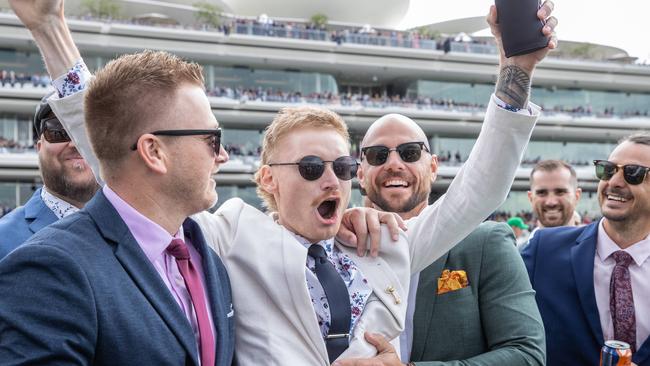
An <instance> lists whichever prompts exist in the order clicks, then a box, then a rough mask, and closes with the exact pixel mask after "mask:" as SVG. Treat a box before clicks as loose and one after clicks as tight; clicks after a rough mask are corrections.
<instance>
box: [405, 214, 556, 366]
mask: <svg viewBox="0 0 650 366" xmlns="http://www.w3.org/2000/svg"><path fill="white" fill-rule="evenodd" d="M444 269H449V270H464V271H465V272H466V273H467V279H468V282H469V284H468V286H467V287H465V288H462V289H459V290H455V291H451V292H447V293H444V294H440V295H438V294H437V289H438V278H439V277H440V274H441V273H442V271H443V270H444ZM545 352H546V344H545V339H544V326H543V324H542V318H541V316H540V314H539V309H538V308H537V303H536V302H535V292H534V291H533V289H532V287H531V285H530V281H529V279H528V274H527V273H526V267H525V266H524V262H523V261H522V259H521V257H520V255H519V252H518V251H517V249H516V247H515V237H514V235H513V232H512V230H511V229H510V227H508V225H506V224H504V223H495V222H485V223H483V224H481V225H480V226H479V227H478V228H477V229H476V230H474V231H473V232H472V233H471V234H470V235H468V236H467V237H466V238H465V239H463V241H461V242H460V243H459V244H458V245H457V246H455V247H454V248H453V249H452V250H450V251H449V252H448V253H447V254H445V255H444V256H443V257H441V258H440V259H438V260H437V261H435V262H434V263H433V264H431V265H430V266H429V267H427V268H426V269H424V270H423V271H422V272H420V280H419V284H418V289H417V294H416V305H415V313H414V316H413V347H412V349H411V361H412V362H415V363H416V365H427V366H434V365H437V366H438V365H445V366H452V365H453V366H457V365H458V366H460V365H489V366H494V365H499V366H506V365H513V366H514V365H517V366H520V365H544V364H545V362H546V354H545Z"/></svg>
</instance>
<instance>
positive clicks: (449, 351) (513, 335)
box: [335, 112, 546, 366]
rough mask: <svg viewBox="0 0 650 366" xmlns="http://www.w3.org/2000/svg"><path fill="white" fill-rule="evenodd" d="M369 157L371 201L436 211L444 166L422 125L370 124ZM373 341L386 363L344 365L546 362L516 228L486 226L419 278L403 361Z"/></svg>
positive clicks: (406, 214)
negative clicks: (435, 187) (434, 198)
mask: <svg viewBox="0 0 650 366" xmlns="http://www.w3.org/2000/svg"><path fill="white" fill-rule="evenodd" d="M513 113H514V112H513ZM382 150H383V151H382ZM361 151H362V156H361V166H360V170H359V175H358V176H359V183H360V185H361V187H362V188H363V190H362V192H363V193H365V194H366V204H367V205H369V206H373V207H375V208H377V209H381V210H384V211H391V212H396V213H398V214H399V215H400V216H401V217H402V218H403V219H404V220H409V219H411V218H413V217H415V216H417V215H418V214H419V213H420V212H421V211H422V209H423V208H424V207H426V206H427V204H428V202H427V198H428V197H429V194H430V192H431V183H433V181H434V180H435V178H436V172H437V168H438V166H437V158H436V157H435V155H431V154H430V152H429V151H430V149H429V143H428V140H427V138H426V135H425V134H424V132H423V131H422V129H421V128H420V127H419V126H418V125H417V123H415V122H414V121H413V120H411V119H409V118H408V117H406V116H402V115H398V114H389V115H386V116H384V117H382V118H380V119H379V120H377V121H376V122H375V123H373V124H372V125H371V126H370V128H369V129H368V132H367V133H366V136H365V137H364V139H363V141H362V143H361ZM425 154H426V155H429V156H426V155H425ZM470 169H481V167H473V168H470ZM472 184H481V183H480V182H473V183H472ZM468 189H469V187H468ZM440 199H441V200H445V199H447V197H446V196H443V197H441V198H440ZM458 219H459V220H462V216H458ZM433 244H435V243H433ZM367 340H368V341H369V342H370V343H373V344H374V345H375V346H376V348H377V350H378V352H379V355H378V356H377V357H375V358H373V359H370V360H368V359H366V360H345V361H343V362H338V361H337V363H336V364H335V365H344V366H348V365H359V366H361V365H370V364H372V365H385V366H389V365H390V366H396V365H403V364H404V363H407V362H408V363H409V365H411V364H413V363H414V364H415V365H420V364H422V365H431V366H433V365H446V366H461V365H462V366H468V365H475V366H478V365H486V366H488V365H489V366H494V365H499V366H504V365H506V366H508V365H512V366H520V365H544V364H545V358H546V355H545V348H546V345H545V338H544V326H543V324H542V319H541V316H540V313H539V310H538V308H537V303H536V302H535V292H534V291H533V289H532V287H531V284H530V281H529V279H528V274H527V272H526V267H525V266H524V263H523V260H522V258H521V257H520V255H519V252H518V251H517V249H516V245H515V238H514V233H513V232H512V229H510V227H509V226H508V225H506V224H504V223H495V222H486V223H483V224H481V225H479V227H478V228H476V229H475V230H474V231H473V232H471V233H470V234H469V236H467V237H466V238H465V239H463V240H462V241H461V242H460V243H459V244H458V245H457V246H456V247H454V248H452V249H451V250H450V251H449V252H447V253H446V254H445V255H443V257H441V258H439V259H438V260H436V261H435V262H434V263H433V264H431V265H430V266H429V267H427V268H426V269H424V270H423V271H421V272H420V273H417V274H415V275H414V276H413V277H412V279H411V285H410V293H409V296H408V308H407V316H406V329H405V331H404V332H403V333H402V335H401V336H400V353H401V355H398V354H397V353H396V351H395V349H394V348H393V347H392V346H391V345H390V344H388V342H387V341H386V340H385V339H382V338H381V337H376V336H373V335H367ZM400 359H401V361H400Z"/></svg>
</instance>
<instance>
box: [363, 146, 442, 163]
mask: <svg viewBox="0 0 650 366" xmlns="http://www.w3.org/2000/svg"><path fill="white" fill-rule="evenodd" d="M422 149H424V151H426V152H429V149H428V148H427V146H426V145H425V144H424V142H406V143H403V144H400V145H399V146H397V147H396V148H393V149H389V148H388V147H386V146H383V145H377V146H368V147H364V148H362V149H361V153H362V155H361V159H362V160H363V158H364V157H365V158H366V160H367V161H368V164H370V165H373V166H379V165H382V164H384V163H385V162H386V160H388V155H390V152H391V151H397V153H398V154H399V157H400V158H401V159H402V161H403V162H405V163H414V162H416V161H418V160H420V157H421V156H422Z"/></svg>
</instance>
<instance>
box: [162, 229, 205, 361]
mask: <svg viewBox="0 0 650 366" xmlns="http://www.w3.org/2000/svg"><path fill="white" fill-rule="evenodd" d="M167 253H169V254H170V255H172V256H173V257H174V258H176V264H178V269H179V270H180V271H181V275H182V276H183V279H184V280H185V286H187V291H188V292H189V293H190V298H191V300H192V304H193V305H194V311H195V312H196V320H197V322H198V324H199V338H200V339H201V344H200V347H199V352H200V354H201V366H212V365H214V360H215V342H214V335H213V334H212V326H211V325H210V318H209V317H208V309H207V307H206V303H205V292H204V291H203V286H201V279H200V278H199V274H198V272H197V271H196V269H195V268H194V266H193V265H192V261H191V260H190V252H189V250H188V249H187V245H185V242H184V241H183V240H181V239H173V240H172V242H171V244H169V246H168V247H167Z"/></svg>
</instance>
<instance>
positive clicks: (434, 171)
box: [431, 154, 438, 184]
mask: <svg viewBox="0 0 650 366" xmlns="http://www.w3.org/2000/svg"><path fill="white" fill-rule="evenodd" d="M436 178H438V155H436V154H431V183H432V184H433V182H435V181H436Z"/></svg>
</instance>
